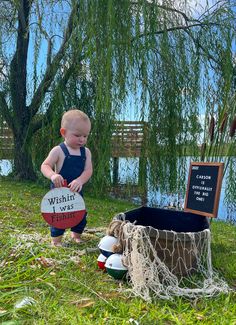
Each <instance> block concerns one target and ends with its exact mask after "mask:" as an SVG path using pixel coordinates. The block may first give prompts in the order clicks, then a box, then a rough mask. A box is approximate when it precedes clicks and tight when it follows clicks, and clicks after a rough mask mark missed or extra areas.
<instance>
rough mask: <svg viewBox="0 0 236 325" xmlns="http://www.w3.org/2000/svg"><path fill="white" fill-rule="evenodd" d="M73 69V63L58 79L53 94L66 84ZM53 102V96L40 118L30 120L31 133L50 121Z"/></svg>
mask: <svg viewBox="0 0 236 325" xmlns="http://www.w3.org/2000/svg"><path fill="white" fill-rule="evenodd" d="M74 70H75V67H74V66H73V65H72V66H70V67H69V68H68V69H67V70H66V73H65V75H64V77H63V78H62V79H61V80H60V81H59V83H58V85H57V87H56V89H55V92H54V93H55V94H56V93H57V92H58V91H60V89H62V88H63V87H65V86H66V84H67V82H68V80H69V79H70V77H71V75H72V74H73V72H74ZM54 97H55V96H54ZM53 102H54V98H52V100H51V102H50V104H49V106H48V108H47V111H46V113H45V114H44V115H42V116H41V117H40V118H38V119H37V120H36V121H34V122H32V125H31V130H32V134H34V133H35V132H37V131H38V130H39V129H41V128H42V126H43V125H46V124H47V123H50V122H51V117H52V113H53V107H54V106H53Z"/></svg>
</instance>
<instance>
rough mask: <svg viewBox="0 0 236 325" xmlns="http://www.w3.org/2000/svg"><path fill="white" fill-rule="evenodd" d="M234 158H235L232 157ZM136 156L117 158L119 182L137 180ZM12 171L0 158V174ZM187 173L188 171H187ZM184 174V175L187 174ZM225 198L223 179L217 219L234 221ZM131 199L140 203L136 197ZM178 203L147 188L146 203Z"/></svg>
mask: <svg viewBox="0 0 236 325" xmlns="http://www.w3.org/2000/svg"><path fill="white" fill-rule="evenodd" d="M233 159H235V158H233ZM137 170H138V158H128V159H123V158H121V159H119V181H120V183H127V182H130V183H131V182H135V181H136V182H137V179H138V176H137ZM11 171H12V162H11V161H9V160H0V175H4V176H6V175H8V174H9V173H10V172H11ZM187 174H188V173H187ZM187 174H186V177H187V176H188V175H187ZM224 198H225V179H223V182H222V189H221V195H220V201H219V210H218V218H217V219H219V220H232V221H236V211H235V210H234V211H229V209H228V208H227V206H226V205H225V203H224ZM133 200H134V201H135V202H137V203H140V199H139V198H138V197H134V198H133ZM177 202H178V203H179V206H180V207H182V206H183V204H184V198H182V197H179V196H178V195H177V194H168V195H167V194H166V195H163V194H162V195H161V193H160V191H159V190H156V191H153V190H150V189H148V205H152V206H161V207H163V206H168V205H175V204H177Z"/></svg>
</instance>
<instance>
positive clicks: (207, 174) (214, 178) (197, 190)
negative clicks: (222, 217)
mask: <svg viewBox="0 0 236 325" xmlns="http://www.w3.org/2000/svg"><path fill="white" fill-rule="evenodd" d="M223 169H224V164H223V163H211V162H192V163H191V164H190V167H189V175H188V186H187V192H186V198H185V205H184V211H186V212H192V213H196V214H199V215H202V216H206V217H214V218H216V217H217V213H218V207H219V199H220V191H221V185H222V178H223Z"/></svg>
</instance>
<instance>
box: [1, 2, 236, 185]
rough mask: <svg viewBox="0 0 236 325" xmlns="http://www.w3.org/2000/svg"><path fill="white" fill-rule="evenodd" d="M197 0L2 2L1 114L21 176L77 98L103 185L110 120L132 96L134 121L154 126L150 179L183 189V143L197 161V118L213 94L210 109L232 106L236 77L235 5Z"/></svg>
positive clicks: (27, 175) (30, 171)
mask: <svg viewBox="0 0 236 325" xmlns="http://www.w3.org/2000/svg"><path fill="white" fill-rule="evenodd" d="M197 3H199V2H198V1H196V2H195V3H194V2H193V1H184V0H183V1H178V2H176V1H174V0H166V1H160V2H159V1H156V0H155V1H151V0H136V1H128V0H125V1H115V0H81V1H79V0H78V1H73V0H71V1H63V0H58V1H46V2H45V1H40V0H34V1H33V0H31V1H29V0H18V1H2V2H1V3H0V9H1V10H0V12H1V14H0V15H1V16H0V19H1V29H0V38H1V49H0V53H1V57H2V61H1V62H3V63H4V64H3V65H2V66H3V68H4V69H3V68H2V69H1V92H0V114H1V115H2V116H3V118H4V120H5V121H6V122H7V124H8V125H9V127H10V128H11V129H12V131H13V135H14V143H15V150H14V172H15V175H17V177H19V178H20V179H23V178H24V179H33V178H35V170H34V164H35V163H39V161H40V159H41V160H42V159H43V157H42V155H43V154H44V151H45V150H47V149H48V148H49V146H51V144H52V142H53V141H55V140H53V139H51V135H53V134H57V135H58V121H59V119H60V116H61V113H62V111H63V110H66V109H68V108H69V107H70V106H74V105H78V104H79V105H81V107H83V109H84V110H85V111H87V112H88V113H89V115H90V117H91V118H92V119H93V132H92V137H91V140H90V146H91V147H92V151H93V157H94V161H95V174H94V177H93V182H94V183H95V184H99V187H96V188H99V190H101V191H102V190H103V189H104V188H105V187H106V186H107V184H109V181H110V179H109V178H110V173H109V168H110V153H111V141H110V139H111V135H112V121H113V120H114V119H115V118H117V117H119V116H120V115H121V114H123V115H125V113H126V109H127V108H126V106H125V105H124V103H127V98H130V97H132V98H135V99H136V105H137V111H136V116H137V118H138V119H140V120H145V121H148V122H149V132H148V137H149V138H148V141H147V148H146V152H147V158H148V161H149V166H150V179H151V184H152V185H153V186H154V187H155V186H157V185H158V186H161V188H163V189H164V190H168V191H173V190H174V189H176V186H177V187H178V186H180V184H181V182H182V180H183V177H182V176H183V175H185V168H186V163H183V164H181V166H178V163H177V162H178V157H179V156H183V155H184V152H183V150H184V148H186V146H185V145H186V143H187V144H188V149H191V150H190V151H189V152H188V154H190V155H192V156H193V157H194V156H195V157H197V155H198V145H199V143H200V142H201V141H202V139H201V124H200V119H199V117H200V116H201V115H203V114H204V113H205V107H207V110H209V107H212V93H213V92H214V93H216V94H218V97H217V103H216V104H215V103H214V105H213V106H214V108H216V107H222V106H220V105H219V104H222V103H224V105H226V103H228V99H229V93H230V87H229V83H230V78H231V76H232V44H233V41H234V37H235V36H234V28H235V19H234V18H235V17H234V11H233V9H234V8H233V5H234V3H233V2H229V1H223V0H220V1H217V2H215V4H213V5H211V6H210V5H206V8H205V10H201V12H198V9H199V8H200V7H199V6H197V5H196V4H197ZM201 4H203V2H201ZM209 104H210V105H209ZM227 105H228V104H227ZM229 110H230V108H229ZM207 112H208V111H207ZM229 115H230V119H232V112H231V111H230V114H229ZM45 127H46V128H45ZM48 134H49V137H48ZM58 137H59V135H58ZM40 141H41V148H42V149H43V150H42V151H40V150H39V147H40V146H39V145H38V144H39V143H40ZM35 143H37V148H36V149H37V150H36V149H34V147H33V145H34V144H35ZM40 155H41V156H40ZM205 157H206V155H205ZM32 158H33V160H32ZM181 175H182V176H181Z"/></svg>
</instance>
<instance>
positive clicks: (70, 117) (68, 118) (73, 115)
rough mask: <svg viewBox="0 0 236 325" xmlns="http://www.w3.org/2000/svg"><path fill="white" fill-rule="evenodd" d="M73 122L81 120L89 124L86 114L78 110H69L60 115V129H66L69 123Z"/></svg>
mask: <svg viewBox="0 0 236 325" xmlns="http://www.w3.org/2000/svg"><path fill="white" fill-rule="evenodd" d="M74 120H81V121H85V122H90V119H89V117H88V115H87V114H85V113H84V112H82V111H80V110H79V109H70V110H69V111H67V112H65V113H64V114H63V115H62V119H61V127H62V128H67V127H68V125H69V124H70V123H72V122H73V121H74Z"/></svg>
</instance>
